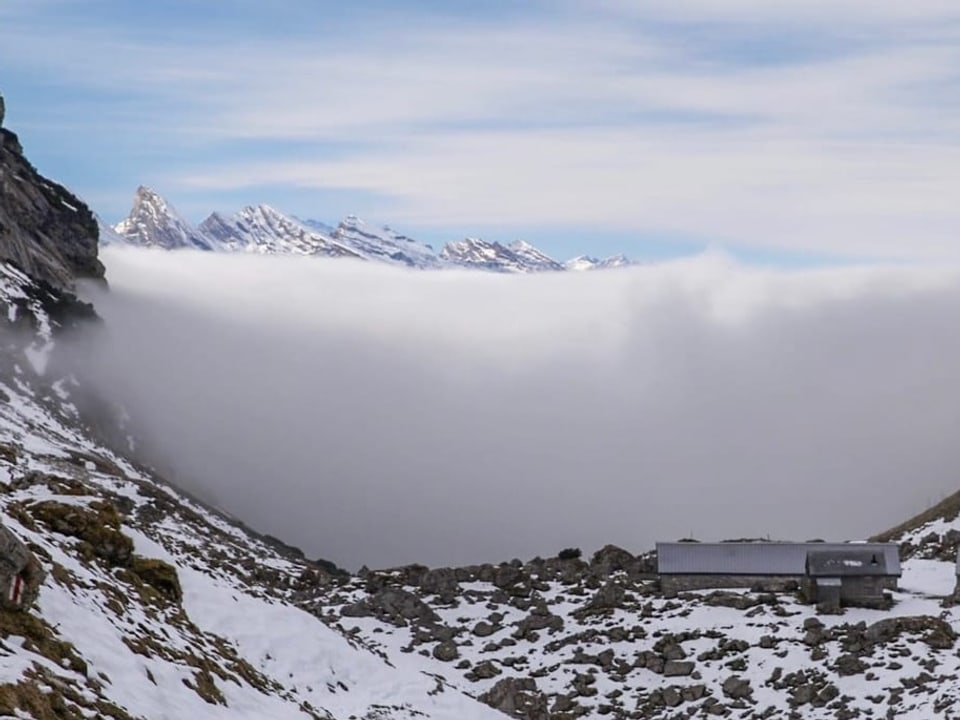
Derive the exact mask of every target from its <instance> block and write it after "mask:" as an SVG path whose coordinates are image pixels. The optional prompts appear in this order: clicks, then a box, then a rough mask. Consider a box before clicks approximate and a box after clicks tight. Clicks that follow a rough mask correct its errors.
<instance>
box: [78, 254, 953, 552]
mask: <svg viewBox="0 0 960 720" xmlns="http://www.w3.org/2000/svg"><path fill="white" fill-rule="evenodd" d="M103 260H104V262H105V263H106V265H107V270H108V278H109V280H110V284H111V290H110V292H108V293H102V292H98V291H96V290H94V289H92V288H89V289H88V290H87V292H88V294H90V296H91V299H92V300H93V301H94V303H95V304H96V306H97V308H98V310H99V312H100V314H101V315H102V316H103V317H104V319H105V320H106V327H105V332H104V333H103V336H102V337H101V338H100V339H99V341H98V342H97V343H96V348H97V349H96V356H95V358H94V362H93V363H92V367H93V368H94V374H95V377H96V381H97V382H98V384H99V385H100V387H101V388H102V391H103V392H105V393H106V394H107V395H108V396H109V397H110V398H111V399H112V400H115V401H117V402H122V403H123V404H125V405H126V406H127V408H128V409H129V411H130V413H131V415H132V416H133V417H134V418H135V419H136V420H137V421H138V422H139V423H140V426H141V429H142V430H143V431H144V437H145V439H146V443H145V445H144V447H145V449H146V452H147V453H148V454H149V457H148V458H147V459H148V460H150V461H152V462H156V463H160V464H163V465H166V466H168V467H171V468H173V469H174V470H175V471H176V477H177V479H178V481H179V482H181V483H182V484H183V485H184V486H185V487H186V488H187V489H190V490H193V491H194V492H197V493H198V494H199V495H200V496H202V497H204V498H206V499H208V500H210V501H212V502H214V503H215V504H217V505H218V506H221V507H223V508H224V509H226V510H228V511H230V512H232V513H234V514H235V515H237V516H238V517H240V518H241V519H243V520H244V521H246V522H247V523H248V524H250V525H251V526H253V527H254V528H256V529H259V530H261V531H264V532H269V533H271V534H273V535H276V536H278V537H280V538H282V539H284V540H285V541H287V542H290V543H292V544H295V545H298V546H299V547H301V548H303V550H304V551H305V552H306V553H307V555H308V556H311V557H324V558H328V559H331V560H333V561H335V562H337V563H338V564H341V565H344V566H346V567H348V568H350V569H356V568H357V567H359V566H360V565H361V564H364V563H365V564H367V565H370V566H371V567H384V566H390V565H396V564H402V563H408V562H422V563H425V564H428V565H445V564H464V563H472V562H484V561H499V560H505V559H510V558H512V557H520V558H530V557H533V556H534V555H537V554H540V555H544V556H546V555H552V554H555V553H556V552H557V551H559V550H560V549H561V548H563V547H568V546H580V547H582V548H583V549H584V551H585V552H592V551H593V550H595V549H596V548H598V547H600V546H601V545H603V544H605V543H608V542H612V543H615V544H618V545H621V546H623V547H625V548H627V549H630V550H632V551H635V552H639V551H642V550H645V549H648V548H649V547H651V546H652V544H653V542H654V541H655V540H657V539H676V538H679V537H683V536H690V535H693V536H695V537H698V538H701V539H706V540H710V539H721V538H728V537H744V536H768V535H769V536H771V537H774V538H783V539H808V538H812V537H823V538H826V539H845V538H861V537H864V536H866V535H869V534H872V533H874V532H878V531H881V530H884V529H886V528H887V527H888V526H891V525H893V524H895V523H897V522H899V521H901V520H903V519H905V518H906V517H907V516H908V515H911V514H913V513H915V512H918V511H919V510H921V509H923V508H924V507H925V506H926V505H928V504H931V503H933V502H935V501H937V500H938V499H940V498H941V497H942V496H943V495H944V494H946V493H948V492H952V491H954V490H956V489H957V484H958V473H957V468H958V467H960V443H957V440H956V438H957V435H958V429H960V402H958V394H960V393H958V390H960V379H958V373H960V370H958V368H960V331H958V329H957V327H958V322H957V314H958V313H957V309H958V308H960V273H958V272H957V271H956V270H953V269H948V270H944V269H939V270H938V269H924V268H840V269H830V270H819V271H805V272H786V271H774V270H766V269H758V268H749V267H744V266H740V265H737V264H736V263H734V262H733V261H731V260H729V259H727V258H724V257H722V256H719V255H706V256H702V257H698V258H694V259H691V260H685V261H680V262H674V263H669V264H664V265H657V266H648V267H636V268H629V269H623V270H611V271H602V272H593V273H583V274H577V273H568V274H552V275H543V276H534V277H505V276H498V275H491V274H483V273H470V272H442V273H429V272H412V271H411V272H406V271H399V270H396V269H394V268H387V267H380V266H374V265H370V264H364V263H354V262H350V261H330V260H311V259H303V258H282V257H252V256H233V255H231V256H224V255H212V254H202V253H190V252H177V253H164V252H158V251H144V250H132V249H125V248H108V249H106V250H105V251H104V252H103Z"/></svg>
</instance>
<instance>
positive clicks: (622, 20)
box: [0, 0, 960, 267]
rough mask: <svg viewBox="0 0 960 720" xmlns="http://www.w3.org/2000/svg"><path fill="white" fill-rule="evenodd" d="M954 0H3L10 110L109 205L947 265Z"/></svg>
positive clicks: (654, 253) (12, 118)
mask: <svg viewBox="0 0 960 720" xmlns="http://www.w3.org/2000/svg"><path fill="white" fill-rule="evenodd" d="M958 78H960V4H957V3H956V2H955V0H915V1H914V2H910V3H904V2H899V1H894V0H878V1H877V2H871V3H869V4H865V3H863V2H860V1H855V0H831V1H829V2H828V1H827V0H805V1H804V2H771V1H770V0H724V1H723V2H717V1H716V0H651V1H650V2H643V3H637V2H629V1H627V0H549V1H540V0H524V1H523V2H510V1H508V0H493V1H491V2H484V3H455V2H441V1H440V0H407V1H403V0H400V1H397V2H386V0H380V1H368V0H359V1H357V2H350V3H343V2H325V1H322V0H276V1H275V2H271V3H263V2H253V1H252V0H233V2H230V3H211V2H206V1H204V0H165V1H161V2H150V3H131V2H127V1H126V0H83V1H81V0H3V2H2V3H0V93H3V94H4V96H5V97H6V100H7V118H6V121H5V125H6V126H7V127H10V128H12V129H14V130H15V131H17V132H18V133H19V134H20V136H21V139H22V141H23V143H24V145H25V147H26V149H27V152H28V154H29V156H30V157H31V159H32V160H33V161H34V163H35V164H36V165H37V166H38V167H39V168H40V170H41V171H43V172H44V173H46V174H47V175H50V176H52V177H54V178H57V179H58V180H60V181H62V182H64V183H65V184H67V185H68V186H69V187H71V188H72V189H73V190H75V191H76V192H77V193H78V194H79V195H80V196H81V197H83V198H84V199H86V200H87V201H88V202H89V203H90V204H91V206H92V207H93V208H94V209H95V210H96V211H97V212H98V213H99V214H100V215H101V216H102V217H103V218H104V219H105V220H107V221H109V222H116V221H117V220H119V219H120V218H122V217H123V216H124V215H126V213H127V212H128V211H129V207H130V204H131V202H132V195H133V192H134V190H135V189H136V187H137V186H138V185H140V184H146V185H149V186H151V187H153V188H154V189H156V190H157V191H159V192H160V193H161V194H163V195H164V196H165V197H166V198H167V199H168V200H169V201H171V202H172V203H173V204H174V205H175V206H176V207H177V208H178V209H179V210H180V211H181V212H183V213H184V214H186V215H187V216H188V217H189V218H190V219H192V220H193V221H195V222H198V221H200V220H202V219H203V218H204V217H205V216H206V215H207V214H209V212H211V211H212V210H220V211H236V210H238V209H239V208H240V207H242V206H244V205H247V204H258V203H268V204H271V205H273V206H275V207H277V208H278V209H280V210H282V211H284V212H286V213H289V214H293V215H296V216H299V217H303V218H312V219H317V220H321V221H325V222H330V223H335V222H336V221H337V220H339V219H340V218H341V217H343V216H344V215H347V214H351V213H352V214H357V215H359V216H361V217H364V218H365V219H367V220H368V221H374V222H384V223H389V224H390V225H391V226H393V227H395V228H397V229H399V230H401V231H403V232H405V233H406V234H408V235H411V236H414V237H417V238H418V239H421V240H424V241H426V242H431V243H434V244H442V243H443V242H446V241H448V240H454V239H459V238H462V237H464V236H481V237H485V238H487V239H490V240H498V241H501V242H509V241H512V240H515V239H526V240H528V241H530V242H533V243H534V244H536V245H538V246H540V247H541V248H543V249H544V250H545V251H547V252H548V253H550V254H552V255H554V256H556V257H558V258H560V259H566V258H569V257H572V256H574V255H578V254H580V253H589V254H593V255H601V256H602V255H608V254H613V253H617V252H625V253H626V254H627V255H629V256H631V257H634V258H637V259H641V260H643V259H658V258H665V257H672V256H677V255H686V254H690V253H693V252H697V251H699V250H701V249H703V248H723V249H725V250H726V251H727V252H730V253H732V254H733V255H734V256H735V257H738V258H741V259H744V260H747V261H752V262H759V263H764V264H773V265H789V266H794V267H796V266H800V265H810V264H814V265H818V266H822V265H842V264H846V263H851V262H852V263H857V262H861V261H865V260H881V261H895V262H914V261H921V262H926V261H941V260H954V259H956V258H957V256H958V255H960V244H958V241H957V228H958V227H960V204H958V203H957V202H956V197H957V194H958V190H960V149H958V148H960V142H958V140H960V113H958V112H957V111H958V104H960V92H958V89H960V88H958V82H960V81H958Z"/></svg>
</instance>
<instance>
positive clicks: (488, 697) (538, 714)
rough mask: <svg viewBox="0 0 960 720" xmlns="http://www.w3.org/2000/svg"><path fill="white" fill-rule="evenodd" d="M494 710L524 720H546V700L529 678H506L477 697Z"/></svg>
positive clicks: (547, 715) (534, 681) (547, 717)
mask: <svg viewBox="0 0 960 720" xmlns="http://www.w3.org/2000/svg"><path fill="white" fill-rule="evenodd" d="M479 700H480V701H481V702H483V703H486V704H487V705H489V706H490V707H492V708H494V709H495V710H499V711H500V712H502V713H506V714H507V715H510V716H512V717H519V718H525V720H548V719H549V717H550V715H549V712H548V710H547V698H546V697H545V696H544V695H543V693H542V692H540V690H539V689H538V688H537V682H536V680H534V679H533V678H530V677H507V678H503V679H502V680H498V681H497V684H496V685H494V686H493V687H492V688H491V689H490V690H489V691H487V692H485V693H484V694H483V695H481V696H480V697H479Z"/></svg>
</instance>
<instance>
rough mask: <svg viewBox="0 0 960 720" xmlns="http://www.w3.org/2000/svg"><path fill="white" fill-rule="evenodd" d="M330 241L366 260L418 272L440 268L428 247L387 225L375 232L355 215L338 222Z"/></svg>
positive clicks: (439, 263)
mask: <svg viewBox="0 0 960 720" xmlns="http://www.w3.org/2000/svg"><path fill="white" fill-rule="evenodd" d="M331 237H332V238H333V239H334V240H335V241H336V242H339V243H342V244H343V245H345V246H347V247H349V248H351V249H352V250H353V251H354V252H356V253H357V254H358V255H360V256H361V257H364V258H366V259H368V260H379V261H381V262H387V263H390V264H393V265H404V266H406V267H411V268H419V269H426V268H436V267H440V266H441V265H442V263H441V261H440V259H439V258H438V257H437V255H436V253H434V251H433V248H432V247H431V246H430V245H427V244H426V243H421V242H419V241H418V240H414V239H413V238H411V237H407V236H406V235H401V234H400V233H398V232H395V231H394V230H393V229H391V228H390V227H388V226H387V225H383V226H382V227H379V228H375V227H373V226H372V225H368V224H367V223H366V222H364V221H363V220H362V219H360V218H359V217H357V216H356V215H347V216H346V217H345V218H344V219H343V220H341V221H340V224H339V225H337V227H336V228H335V229H334V231H333V232H332V233H331Z"/></svg>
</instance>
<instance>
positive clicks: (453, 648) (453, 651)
mask: <svg viewBox="0 0 960 720" xmlns="http://www.w3.org/2000/svg"><path fill="white" fill-rule="evenodd" d="M433 657H434V659H436V660H439V661H440V662H451V661H452V660H456V659H457V658H458V657H460V651H459V650H457V644H456V643H455V642H453V641H452V640H445V641H444V642H441V643H437V645H435V646H434V648H433Z"/></svg>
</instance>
